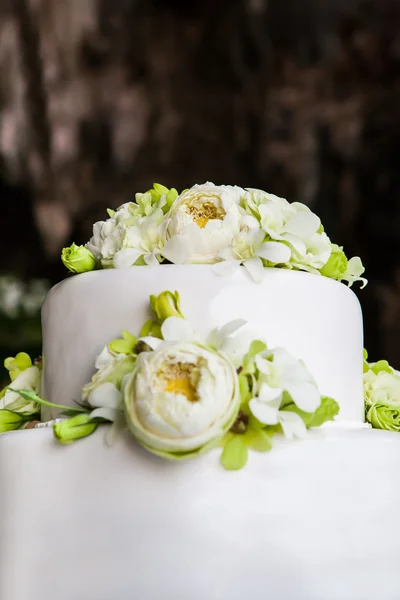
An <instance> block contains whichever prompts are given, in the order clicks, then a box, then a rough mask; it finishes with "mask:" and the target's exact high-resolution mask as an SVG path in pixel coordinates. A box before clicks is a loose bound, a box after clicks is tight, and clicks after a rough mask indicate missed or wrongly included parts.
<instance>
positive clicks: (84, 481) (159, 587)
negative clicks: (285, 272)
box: [0, 427, 400, 600]
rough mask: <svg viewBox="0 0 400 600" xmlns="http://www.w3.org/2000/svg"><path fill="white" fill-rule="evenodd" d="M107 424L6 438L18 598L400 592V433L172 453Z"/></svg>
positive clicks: (2, 463) (4, 563)
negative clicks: (167, 456) (66, 433)
mask: <svg viewBox="0 0 400 600" xmlns="http://www.w3.org/2000/svg"><path fill="white" fill-rule="evenodd" d="M104 433H105V430H104V429H101V430H98V431H97V432H96V433H95V434H94V435H92V436H91V437H89V438H86V439H84V440H82V441H80V442H77V443H76V444H73V445H72V446H68V447H65V446H60V445H57V443H56V442H55V440H54V439H53V437H52V431H51V429H44V428H43V429H38V430H31V431H22V432H12V433H8V434H4V435H2V436H0V484H1V495H0V502H1V506H0V508H1V510H0V526H1V531H0V557H1V560H0V598H2V599H4V600H170V599H174V600H245V599H246V598H249V599H250V598H251V600H265V598H271V599H272V600H377V599H379V600H398V598H399V583H400V575H399V569H398V557H399V555H400V522H399V519H397V512H398V506H399V504H400V480H399V477H398V476H397V474H398V472H399V466H400V436H399V435H398V434H391V433H388V432H381V431H369V430H363V429H361V428H360V429H358V430H357V429H355V430H349V429H344V430H340V429H339V428H338V427H336V428H334V429H333V430H332V429H331V430H329V431H328V430H326V431H325V430H322V431H321V430H320V431H316V432H312V433H311V434H310V437H309V439H307V440H305V441H302V442H295V443H287V442H285V441H282V443H280V444H277V445H276V447H275V448H274V449H273V450H272V451H271V452H270V453H268V454H257V453H251V455H250V459H249V463H248V465H247V466H246V467H245V468H244V469H243V470H242V471H238V472H227V471H224V470H223V469H222V467H220V465H219V456H220V452H219V451H218V450H215V451H212V452H211V453H209V454H207V455H205V456H203V457H201V458H198V459H196V460H193V461H189V462H182V463H170V462H167V461H164V460H163V459H159V458H157V457H154V456H153V455H151V454H149V453H147V452H146V451H144V450H142V449H141V448H140V447H139V446H137V444H136V443H135V442H134V441H133V440H132V439H130V438H124V437H121V439H119V440H118V441H117V443H116V444H115V445H114V446H112V447H108V446H107V445H106V444H105V442H104Z"/></svg>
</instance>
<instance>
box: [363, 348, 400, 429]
mask: <svg viewBox="0 0 400 600" xmlns="http://www.w3.org/2000/svg"><path fill="white" fill-rule="evenodd" d="M364 358H365V362H364V398H365V414H366V419H367V421H368V422H369V423H371V425H372V427H374V428H376V429H385V430H386V431H400V371H397V370H396V369H393V367H391V366H390V365H389V363H388V362H387V361H386V360H380V361H378V362H376V363H369V362H367V359H368V355H367V353H366V352H365V353H364Z"/></svg>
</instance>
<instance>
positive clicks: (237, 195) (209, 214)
mask: <svg viewBox="0 0 400 600" xmlns="http://www.w3.org/2000/svg"><path fill="white" fill-rule="evenodd" d="M108 217H109V218H108V219H106V220H105V221H98V222H97V223H95V224H94V226H93V236H92V238H91V239H90V240H89V241H88V242H87V244H86V245H85V246H76V245H75V244H72V246H71V247H70V248H64V250H63V253H62V260H63V262H64V264H65V265H66V266H67V268H68V269H69V270H70V271H72V272H73V273H82V272H84V271H89V270H92V269H93V268H96V269H108V268H117V269H119V268H128V267H131V266H145V265H147V266H155V267H156V266H159V265H160V264H162V263H173V264H211V265H213V271H214V272H215V274H216V275H221V276H222V275H228V274H231V273H233V272H234V271H235V270H236V269H237V268H238V267H240V266H243V267H244V269H245V270H246V271H247V272H248V274H249V276H250V277H251V278H252V279H253V280H254V281H256V282H259V281H261V280H262V278H263V276H264V274H265V268H266V267H279V268H284V269H295V270H300V271H307V272H309V273H314V274H316V275H323V276H325V277H329V278H331V279H335V280H337V281H343V282H347V283H348V285H350V286H351V285H352V284H353V283H354V282H356V281H359V282H361V284H362V286H364V285H366V283H367V281H366V279H364V278H363V277H362V274H363V272H364V267H363V265H362V263H361V260H360V258H359V257H353V258H351V259H350V260H349V259H348V258H347V257H346V255H345V253H344V252H343V249H342V248H341V247H340V246H338V245H337V244H334V243H332V242H331V240H330V239H329V237H328V236H327V234H326V232H325V231H324V227H323V225H322V224H321V221H320V219H319V217H318V216H317V215H316V214H314V213H313V212H312V211H311V210H310V209H309V208H308V207H307V206H306V205H304V204H302V203H300V202H292V203H291V202H288V201H287V200H286V199H285V198H280V197H278V196H275V195H274V194H269V193H267V192H264V191H263V190H257V189H253V188H246V189H245V188H241V187H238V186H229V185H214V184H213V183H211V182H206V183H204V184H201V185H198V184H196V185H194V186H192V187H191V188H189V189H187V190H184V191H183V192H181V193H180V194H179V193H178V191H177V190H176V189H175V188H171V189H169V188H167V187H165V186H163V185H161V184H158V183H155V184H154V186H153V188H151V189H150V190H148V191H147V192H145V193H137V194H136V196H135V201H134V202H127V203H125V204H123V205H122V206H120V207H119V208H118V209H117V210H115V211H114V210H108Z"/></svg>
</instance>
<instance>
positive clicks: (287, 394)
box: [0, 291, 339, 470]
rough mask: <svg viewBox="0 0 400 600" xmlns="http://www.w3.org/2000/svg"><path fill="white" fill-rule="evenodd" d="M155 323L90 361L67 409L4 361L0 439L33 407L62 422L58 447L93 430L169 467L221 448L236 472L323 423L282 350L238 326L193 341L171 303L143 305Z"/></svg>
mask: <svg viewBox="0 0 400 600" xmlns="http://www.w3.org/2000/svg"><path fill="white" fill-rule="evenodd" d="M150 305H151V308H152V310H153V313H154V319H153V320H150V321H148V322H147V323H145V324H144V325H143V328H142V330H141V332H140V334H139V336H138V337H135V336H134V335H133V334H131V333H130V332H127V331H124V332H123V334H122V338H121V339H117V340H113V341H111V342H110V343H109V344H108V345H107V346H106V347H105V348H104V350H103V351H102V352H101V354H100V356H99V357H98V359H97V361H96V365H95V366H96V369H97V371H96V373H95V374H94V376H93V378H92V380H91V382H90V383H88V384H87V385H85V386H84V388H83V390H82V404H81V405H79V406H76V408H71V407H63V406H58V405H56V404H52V403H50V402H47V401H46V400H43V399H41V398H40V395H39V393H40V390H39V381H40V367H39V366H35V365H32V364H31V363H30V359H29V357H27V355H25V354H23V353H21V354H19V355H17V357H15V359H9V360H8V362H7V366H8V367H9V368H10V375H11V379H12V384H11V385H10V386H8V387H7V388H6V389H5V391H4V393H3V397H2V399H1V402H2V403H1V404H0V408H1V409H2V410H0V430H2V431H9V430H12V429H16V428H19V427H21V426H23V424H24V423H25V422H28V421H29V420H32V419H33V418H37V417H38V412H39V407H40V405H41V404H44V405H47V406H53V407H56V408H59V409H61V410H62V411H63V412H64V414H65V415H67V416H68V417H69V418H68V419H66V420H64V421H61V422H58V423H56V424H54V427H53V429H54V435H55V437H56V439H57V440H58V441H59V442H61V443H64V444H68V443H71V442H73V441H75V440H77V439H79V438H82V437H86V436H87V435H90V434H91V433H93V431H95V430H96V429H97V427H98V426H99V424H102V423H114V424H115V425H114V427H115V426H116V425H122V426H126V427H127V428H128V430H129V431H130V432H131V434H132V435H133V437H134V438H135V439H136V440H137V442H139V444H141V445H142V446H143V447H144V448H146V449H147V450H148V451H150V452H152V453H154V454H157V455H159V456H161V457H163V458H166V459H170V460H182V459H188V458H194V457H196V456H198V455H201V454H204V453H205V452H207V451H209V450H210V449H212V448H215V447H217V446H222V447H223V450H222V455H221V462H222V464H223V466H224V467H225V468H226V469H230V470H235V469H239V468H241V467H243V466H244V465H245V464H246V462H247V458H248V449H249V448H250V449H252V450H255V451H259V452H265V451H268V450H270V449H271V447H272V443H271V439H272V437H273V435H274V434H283V435H284V436H285V437H286V438H287V439H293V438H303V437H304V436H305V435H306V431H307V428H309V427H317V426H319V425H322V424H323V423H324V422H325V421H327V420H332V419H333V418H334V417H335V415H336V414H337V413H338V411H339V406H338V404H337V402H336V401H335V400H333V399H332V398H328V397H321V394H320V392H319V390H318V387H317V385H316V383H315V381H314V379H313V378H312V376H311V374H310V373H309V372H308V370H307V369H306V367H305V365H304V363H303V362H302V361H301V360H298V359H296V358H294V357H293V356H291V355H290V354H289V353H288V352H286V351H285V350H284V349H283V348H275V349H269V348H267V345H266V344H265V343H264V342H263V341H260V340H257V339H256V340H253V341H252V342H251V343H249V341H248V339H249V337H248V334H240V333H239V330H240V329H241V328H242V327H243V326H244V325H245V322H244V321H243V320H241V319H238V320H236V321H232V322H230V323H228V324H226V325H225V326H223V327H220V328H217V329H214V330H213V331H211V332H210V334H209V336H208V337H207V339H201V338H200V337H199V336H198V334H197V333H196V331H195V329H194V327H193V326H192V324H191V323H189V322H188V321H187V320H186V319H185V318H184V317H183V314H182V312H181V308H180V302H179V295H178V293H177V292H175V293H172V292H169V291H165V292H163V293H162V294H160V295H159V296H152V297H151V298H150Z"/></svg>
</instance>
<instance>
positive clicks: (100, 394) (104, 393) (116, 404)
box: [87, 382, 122, 409]
mask: <svg viewBox="0 0 400 600" xmlns="http://www.w3.org/2000/svg"><path fill="white" fill-rule="evenodd" d="M87 401H88V403H89V404H90V406H93V407H99V408H100V407H102V408H113V409H114V408H115V409H117V408H120V407H121V406H122V394H121V392H120V391H119V390H118V389H117V388H116V386H115V385H114V384H113V383H110V382H106V383H103V384H101V385H99V387H97V388H95V389H94V390H93V391H92V392H90V394H89V396H88V399H87Z"/></svg>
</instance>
